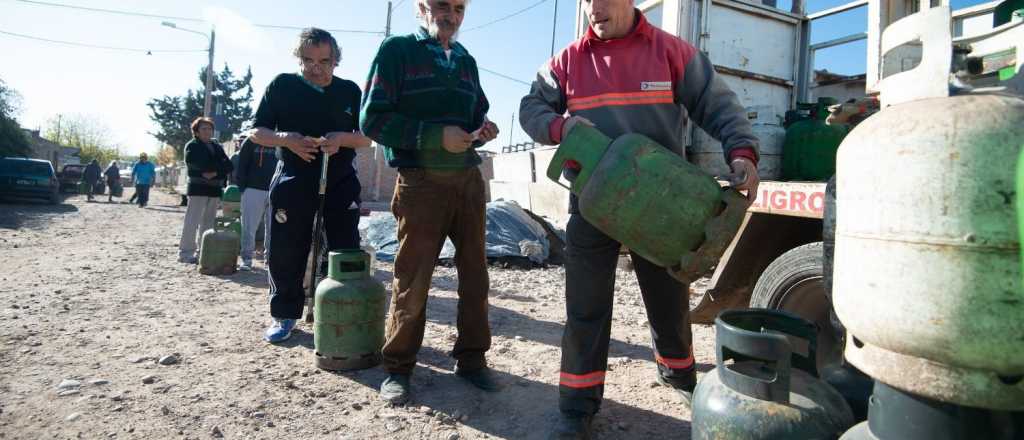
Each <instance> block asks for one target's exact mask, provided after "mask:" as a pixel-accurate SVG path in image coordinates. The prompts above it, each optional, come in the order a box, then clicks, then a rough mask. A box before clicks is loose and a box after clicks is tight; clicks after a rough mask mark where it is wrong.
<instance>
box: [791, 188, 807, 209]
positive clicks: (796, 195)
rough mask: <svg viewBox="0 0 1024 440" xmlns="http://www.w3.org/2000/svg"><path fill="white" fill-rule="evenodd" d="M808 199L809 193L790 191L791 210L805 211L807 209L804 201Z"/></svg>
mask: <svg viewBox="0 0 1024 440" xmlns="http://www.w3.org/2000/svg"><path fill="white" fill-rule="evenodd" d="M806 200H807V194H804V193H802V192H800V191H793V192H791V193H789V210H790V211H804V210H806V209H807V207H806V206H804V202H805V201H806Z"/></svg>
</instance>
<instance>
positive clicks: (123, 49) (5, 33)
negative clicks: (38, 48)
mask: <svg viewBox="0 0 1024 440" xmlns="http://www.w3.org/2000/svg"><path fill="white" fill-rule="evenodd" d="M0 34H4V35H11V36H14V37H20V38H27V39H30V40H36V41H43V42H46V43H56V44H65V45H68V46H78V47H89V48H92V49H105V50H119V51H122V52H139V53H147V54H149V53H158V52H161V53H184V52H206V49H138V48H131V47H115V46H101V45H98V44H86V43H79V42H75V41H62V40H51V39H49V38H42V37H35V36H32V35H24V34H16V33H14V32H7V31H4V30H0Z"/></svg>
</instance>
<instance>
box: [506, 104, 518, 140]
mask: <svg viewBox="0 0 1024 440" xmlns="http://www.w3.org/2000/svg"><path fill="white" fill-rule="evenodd" d="M515 129H516V111H515V110H512V122H509V123H508V145H509V146H512V132H513V131H515Z"/></svg>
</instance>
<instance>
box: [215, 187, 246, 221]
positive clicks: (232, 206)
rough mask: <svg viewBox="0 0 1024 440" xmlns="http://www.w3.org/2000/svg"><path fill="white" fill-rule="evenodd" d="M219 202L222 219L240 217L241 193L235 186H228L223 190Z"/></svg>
mask: <svg viewBox="0 0 1024 440" xmlns="http://www.w3.org/2000/svg"><path fill="white" fill-rule="evenodd" d="M220 201H221V211H223V212H224V217H228V218H235V219H238V218H241V217H242V192H241V191H240V190H239V189H238V187H237V186H235V185H228V187H227V188H224V194H223V195H221V196H220Z"/></svg>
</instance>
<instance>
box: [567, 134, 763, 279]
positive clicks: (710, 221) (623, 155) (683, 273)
mask: <svg viewBox="0 0 1024 440" xmlns="http://www.w3.org/2000/svg"><path fill="white" fill-rule="evenodd" d="M567 165H568V166H567ZM577 166H578V174H576V175H575V177H574V178H572V179H571V186H570V187H567V188H568V189H569V191H571V192H572V193H573V194H575V195H576V197H577V200H578V201H579V209H580V214H582V215H583V218H584V219H586V220H587V221H588V222H590V223H591V224H593V225H594V227H596V228H597V229H599V230H600V231H601V232H604V233H605V234H607V235H608V236H609V237H612V238H614V239H615V240H616V241H618V242H620V243H622V244H623V245H624V246H626V247H628V248H629V249H630V250H632V251H634V252H636V253H637V254H639V255H640V256H642V257H644V258H646V259H647V260H649V261H651V262H653V263H654V264H657V265H659V266H662V267H666V268H669V272H670V273H672V274H673V275H674V276H675V277H676V278H679V279H681V280H685V281H693V280H695V279H697V278H699V277H700V276H702V275H703V274H705V273H706V272H707V271H708V270H710V268H712V267H714V265H716V264H717V263H718V260H719V258H721V256H722V253H723V252H725V249H726V248H727V247H728V246H729V244H730V243H731V242H732V239H733V237H734V236H735V235H736V232H737V231H738V230H739V227H740V225H741V224H742V222H743V217H744V215H745V214H746V211H747V207H748V206H749V202H748V201H747V199H746V198H745V197H744V196H743V195H742V194H740V193H739V192H738V191H736V190H734V189H732V188H723V187H722V186H721V185H719V183H718V182H717V181H716V180H715V179H714V178H713V177H712V176H710V175H708V174H707V173H705V172H703V171H702V170H701V169H700V168H699V167H697V166H696V165H693V164H691V163H689V162H687V161H686V160H685V159H683V158H682V157H681V156H679V155H678V154H675V153H673V152H672V151H670V150H669V149H667V148H665V147H663V146H661V145H659V144H658V143H657V142H654V141H653V140H651V139H650V138H648V137H646V136H643V135H639V134H626V135H623V136H620V137H619V138H618V139H615V140H614V141H613V140H612V139H611V138H609V137H607V136H605V135H604V134H602V133H601V132H600V131H598V130H597V129H596V128H594V127H590V126H587V125H585V124H577V125H576V126H575V127H574V128H573V129H572V130H571V131H570V132H569V134H568V135H567V136H566V137H565V139H564V140H563V141H562V144H561V145H559V147H558V150H557V151H556V152H555V155H554V157H553V158H552V159H551V163H550V164H549V165H548V171H547V175H548V178H549V179H551V180H553V181H555V182H559V177H560V176H561V175H562V172H563V169H565V168H567V167H568V168H570V169H572V168H576V167H577ZM559 184H561V183H559Z"/></svg>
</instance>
